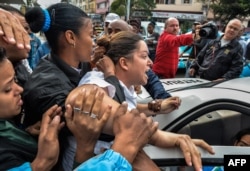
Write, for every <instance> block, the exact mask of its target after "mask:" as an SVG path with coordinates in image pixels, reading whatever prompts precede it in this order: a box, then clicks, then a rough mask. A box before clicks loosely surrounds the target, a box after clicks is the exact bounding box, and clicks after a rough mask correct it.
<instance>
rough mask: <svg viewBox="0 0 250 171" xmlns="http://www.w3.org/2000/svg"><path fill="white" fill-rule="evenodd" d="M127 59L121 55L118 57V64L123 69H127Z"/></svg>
mask: <svg viewBox="0 0 250 171" xmlns="http://www.w3.org/2000/svg"><path fill="white" fill-rule="evenodd" d="M128 62H129V61H128V59H126V58H125V57H121V58H120V59H119V65H120V67H121V68H122V69H123V70H126V71H127V70H128V69H129V64H128Z"/></svg>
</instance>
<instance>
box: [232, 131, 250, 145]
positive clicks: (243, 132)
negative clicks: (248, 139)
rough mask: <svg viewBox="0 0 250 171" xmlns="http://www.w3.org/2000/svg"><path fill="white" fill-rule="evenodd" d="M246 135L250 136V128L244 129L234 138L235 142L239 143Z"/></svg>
mask: <svg viewBox="0 0 250 171" xmlns="http://www.w3.org/2000/svg"><path fill="white" fill-rule="evenodd" d="M245 135H250V128H246V129H242V130H241V131H239V132H238V133H237V134H236V135H235V136H234V137H233V142H234V143H235V142H239V141H240V140H241V138H242V137H243V136H245Z"/></svg>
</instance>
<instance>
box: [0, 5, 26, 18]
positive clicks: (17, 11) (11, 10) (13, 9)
mask: <svg viewBox="0 0 250 171" xmlns="http://www.w3.org/2000/svg"><path fill="white" fill-rule="evenodd" d="M0 8H1V9H3V10H6V11H9V12H10V13H17V14H19V15H21V16H23V17H24V14H23V13H22V12H21V11H20V10H18V9H17V8H15V7H12V6H10V5H4V4H1V5H0Z"/></svg>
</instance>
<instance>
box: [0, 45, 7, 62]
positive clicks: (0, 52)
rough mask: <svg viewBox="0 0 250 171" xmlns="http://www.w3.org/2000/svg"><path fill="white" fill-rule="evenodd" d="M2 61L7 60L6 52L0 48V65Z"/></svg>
mask: <svg viewBox="0 0 250 171" xmlns="http://www.w3.org/2000/svg"><path fill="white" fill-rule="evenodd" d="M4 59H7V56H6V50H5V48H3V47H0V63H2V62H3V61H4Z"/></svg>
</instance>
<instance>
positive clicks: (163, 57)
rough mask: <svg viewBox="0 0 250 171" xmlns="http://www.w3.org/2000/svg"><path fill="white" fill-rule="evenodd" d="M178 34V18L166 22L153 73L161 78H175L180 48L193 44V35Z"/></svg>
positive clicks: (159, 41) (157, 49)
mask: <svg viewBox="0 0 250 171" xmlns="http://www.w3.org/2000/svg"><path fill="white" fill-rule="evenodd" d="M178 33H179V21H178V20H177V19H176V18H172V17H170V18H168V19H167V20H166V22H165V30H164V32H163V33H162V34H161V36H160V38H159V40H158V45H157V48H156V57H155V61H154V64H153V71H154V72H155V73H156V74H157V75H158V76H159V77H160V78H174V77H175V75H176V71H177V67H178V61H179V47H180V46H183V45H190V44H192V42H193V37H194V35H193V34H182V35H178Z"/></svg>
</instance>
